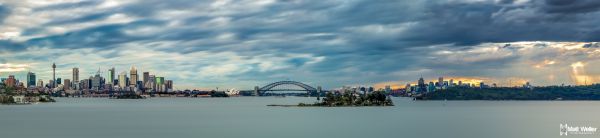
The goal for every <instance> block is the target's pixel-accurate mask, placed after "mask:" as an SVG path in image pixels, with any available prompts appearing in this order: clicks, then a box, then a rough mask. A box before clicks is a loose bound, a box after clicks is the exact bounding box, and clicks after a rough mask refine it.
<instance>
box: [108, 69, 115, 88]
mask: <svg viewBox="0 0 600 138" xmlns="http://www.w3.org/2000/svg"><path fill="white" fill-rule="evenodd" d="M106 81H108V84H112V85H116V84H115V68H114V67H113V68H110V69H108V80H106Z"/></svg>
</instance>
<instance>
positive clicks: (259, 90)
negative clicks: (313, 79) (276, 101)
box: [255, 81, 319, 95]
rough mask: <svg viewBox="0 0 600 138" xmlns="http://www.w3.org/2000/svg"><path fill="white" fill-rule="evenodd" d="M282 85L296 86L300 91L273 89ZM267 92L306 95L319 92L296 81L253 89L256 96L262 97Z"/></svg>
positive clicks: (280, 82)
mask: <svg viewBox="0 0 600 138" xmlns="http://www.w3.org/2000/svg"><path fill="white" fill-rule="evenodd" d="M282 85H293V86H298V87H300V88H301V89H273V88H275V87H277V86H282ZM268 91H306V92H307V93H315V92H318V91H319V90H318V89H316V88H314V87H312V86H310V85H307V84H304V83H302V82H297V81H278V82H273V83H270V84H268V85H265V86H263V87H260V88H258V86H257V87H255V92H256V93H257V95H262V94H264V93H266V92H268Z"/></svg>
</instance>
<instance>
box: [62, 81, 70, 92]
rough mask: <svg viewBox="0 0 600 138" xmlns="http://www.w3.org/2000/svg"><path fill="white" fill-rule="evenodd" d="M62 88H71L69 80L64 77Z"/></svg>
mask: <svg viewBox="0 0 600 138" xmlns="http://www.w3.org/2000/svg"><path fill="white" fill-rule="evenodd" d="M63 89H64V90H70V89H71V80H69V79H65V84H64V85H63Z"/></svg>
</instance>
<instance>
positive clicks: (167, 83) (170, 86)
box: [165, 80, 173, 90]
mask: <svg viewBox="0 0 600 138" xmlns="http://www.w3.org/2000/svg"><path fill="white" fill-rule="evenodd" d="M165 87H166V89H167V90H172V89H173V80H166V81H165Z"/></svg>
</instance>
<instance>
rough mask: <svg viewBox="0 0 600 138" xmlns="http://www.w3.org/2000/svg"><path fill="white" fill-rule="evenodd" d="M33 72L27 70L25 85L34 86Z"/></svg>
mask: <svg viewBox="0 0 600 138" xmlns="http://www.w3.org/2000/svg"><path fill="white" fill-rule="evenodd" d="M35 80H36V79H35V73H33V72H27V87H35Z"/></svg>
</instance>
